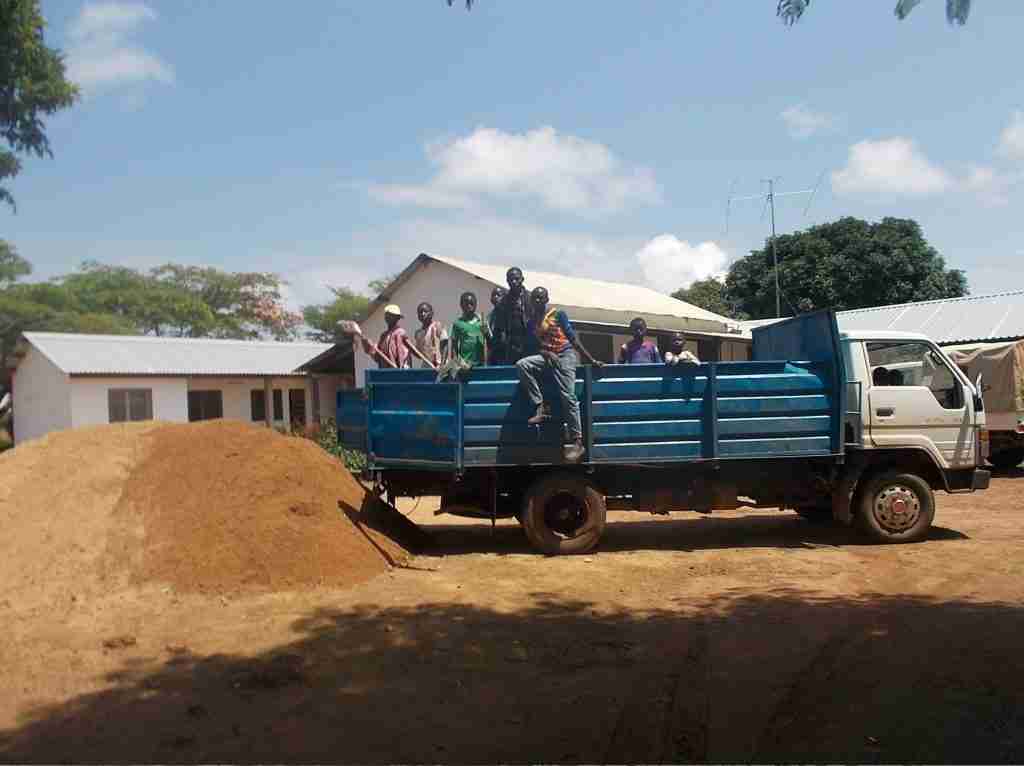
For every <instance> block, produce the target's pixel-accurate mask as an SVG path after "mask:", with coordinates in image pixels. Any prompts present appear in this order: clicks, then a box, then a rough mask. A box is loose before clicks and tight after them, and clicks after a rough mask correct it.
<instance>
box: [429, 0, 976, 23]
mask: <svg viewBox="0 0 1024 766" xmlns="http://www.w3.org/2000/svg"><path fill="white" fill-rule="evenodd" d="M455 2H456V0H448V7H449V8H451V7H452V6H453V5H455ZM920 3H921V0H898V2H897V3H896V8H895V10H894V13H895V14H896V18H898V19H899V20H900V21H902V20H903V19H905V18H906V17H907V14H909V13H910V12H911V11H912V10H914V8H916V7H917V6H918V5H920ZM810 4H811V0H778V5H777V6H776V9H775V13H776V14H777V15H778V17H779V18H780V19H782V21H783V22H784V23H786V24H788V25H793V24H795V23H796V22H797V21H799V20H800V17H801V16H803V15H804V11H806V10H807V8H808V7H809V6H810ZM472 8H473V0H466V10H467V11H469V10H472ZM970 12H971V0H946V20H947V21H949V23H950V24H954V23H955V24H959V25H960V26H963V25H964V24H966V23H967V16H968V15H969V14H970Z"/></svg>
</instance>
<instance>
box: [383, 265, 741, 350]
mask: <svg viewBox="0 0 1024 766" xmlns="http://www.w3.org/2000/svg"><path fill="white" fill-rule="evenodd" d="M428 261H437V262H438V263H443V264H446V265H448V266H451V267H452V268H456V269H459V270H461V271H464V272H466V273H467V274H471V275H472V276H474V277H477V278H479V279H482V280H484V281H486V282H490V283H491V284H492V285H501V286H504V285H505V284H506V282H505V272H507V271H508V269H509V268H510V267H509V266H507V265H502V264H492V263H474V262H471V261H462V260H458V259H456V258H447V257H443V256H438V255H427V254H426V253H421V254H420V255H419V257H418V258H416V260H414V261H413V262H412V263H411V264H410V265H409V266H408V267H406V269H405V270H404V271H403V272H402V273H401V274H399V275H398V277H397V278H396V279H395V281H394V282H393V283H392V284H391V285H389V286H388V288H387V289H386V290H385V291H384V293H383V294H382V295H381V296H380V297H379V298H378V299H377V300H375V301H374V302H373V303H372V304H371V306H370V312H369V313H370V314H371V315H372V314H373V313H374V312H376V311H377V310H378V309H380V308H381V307H382V306H383V305H384V304H386V303H389V302H390V300H389V298H388V296H389V294H390V293H392V292H394V291H395V290H396V289H397V288H398V286H399V285H401V284H403V283H404V282H405V281H406V280H408V279H409V278H410V277H411V276H412V275H413V274H414V273H415V272H416V270H417V269H418V268H419V267H420V266H422V265H423V264H424V263H426V262H428ZM523 271H524V272H525V273H526V283H527V286H529V287H531V288H532V287H537V286H540V285H543V286H544V287H546V288H547V289H548V293H549V294H550V296H551V303H552V304H553V305H556V306H565V307H567V308H577V309H592V310H594V311H597V312H602V313H603V314H602V316H599V315H597V314H594V315H593V316H590V315H589V314H587V315H586V316H581V315H576V316H575V317H574V318H576V319H578V320H580V321H584V320H586V319H589V320H593V321H602V319H608V318H611V317H610V315H611V314H615V315H616V317H615V318H616V319H617V320H620V319H621V320H623V323H624V324H628V323H629V320H630V319H631V318H632V317H634V316H643V317H646V318H648V324H649V325H650V326H652V327H654V326H655V325H656V324H657V323H656V322H652V321H651V317H657V316H662V317H672V318H676V319H682V320H692V321H695V322H698V323H700V325H703V327H700V326H698V327H695V328H694V329H705V330H711V331H719V332H724V333H728V332H729V329H728V328H730V327H736V326H737V322H736V321H735V320H732V319H729V318H728V317H724V316H721V315H720V314H715V313H713V312H711V311H707V310H706V309H702V308H700V307H699V306H694V305H693V304H691V303H686V302H685V301H681V300H677V299H676V298H673V297H671V296H669V295H665V294H664V293H659V292H658V291H657V290H652V289H650V288H648V287H641V286H640V285H633V284H625V283H619V282H604V281H601V280H598V279H587V278H584V277H570V276H566V275H565V274H555V273H553V272H549V271H535V270H533V269H525V268H524V269H523ZM591 313H593V312H591ZM673 329H674V327H673Z"/></svg>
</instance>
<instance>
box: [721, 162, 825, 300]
mask: <svg viewBox="0 0 1024 766" xmlns="http://www.w3.org/2000/svg"><path fill="white" fill-rule="evenodd" d="M824 175H825V174H824V173H822V174H821V175H820V176H819V177H818V183H816V184H815V185H814V188H813V189H800V190H799V191H788V192H776V191H775V181H776V180H777V179H775V178H765V179H762V183H766V184H768V193H767V194H751V195H748V196H745V197H734V196H732V187H730V188H729V197H728V199H727V200H726V203H725V233H726V236H728V234H729V215H730V213H731V210H732V203H733V202H742V201H744V200H751V199H763V200H764V201H765V205H766V206H767V207H768V210H769V212H770V215H771V225H772V236H771V246H772V270H773V271H774V272H775V318H776V319H778V318H781V317H782V289H781V287H780V286H779V258H778V254H777V253H776V250H775V198H776V197H789V196H793V195H796V194H809V195H811V197H810V199H808V200H807V207H806V208H804V215H807V211H808V210H810V208H811V202H812V201H813V200H814V195H815V194H816V193H817V191H818V187H819V186H820V185H821V180H822V178H824ZM734 185H735V182H734ZM761 218H762V220H763V219H764V213H761Z"/></svg>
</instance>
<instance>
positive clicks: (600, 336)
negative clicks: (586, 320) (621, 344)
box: [577, 332, 615, 364]
mask: <svg viewBox="0 0 1024 766" xmlns="http://www.w3.org/2000/svg"><path fill="white" fill-rule="evenodd" d="M577 336H578V337H579V339H580V343H581V344H583V348H585V349H586V350H587V351H589V352H590V355H591V356H592V357H594V358H595V359H597V360H599V361H601V362H605V363H607V364H615V338H613V337H612V336H611V335H609V334H608V333H603V332H581V333H577Z"/></svg>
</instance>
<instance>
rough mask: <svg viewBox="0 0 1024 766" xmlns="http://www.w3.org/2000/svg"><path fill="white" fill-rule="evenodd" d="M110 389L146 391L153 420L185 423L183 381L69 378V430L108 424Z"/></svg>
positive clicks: (186, 418) (185, 410) (179, 379)
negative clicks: (142, 389) (151, 400)
mask: <svg viewBox="0 0 1024 766" xmlns="http://www.w3.org/2000/svg"><path fill="white" fill-rule="evenodd" d="M112 388H148V389H150V390H151V391H152V392H153V419H154V420H171V421H178V422H182V421H187V420H188V398H187V397H186V394H185V392H186V387H185V379H184V378H158V377H128V376H124V377H117V378H92V377H72V378H71V423H70V425H71V427H72V428H79V427H81V426H93V425H101V424H104V423H109V422H110V405H109V399H108V398H107V392H108V391H110V389H112Z"/></svg>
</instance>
